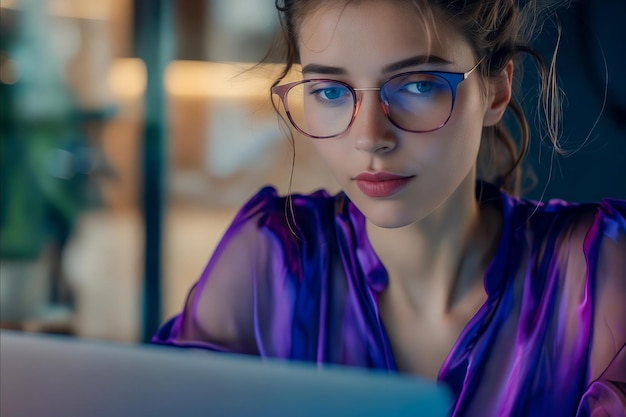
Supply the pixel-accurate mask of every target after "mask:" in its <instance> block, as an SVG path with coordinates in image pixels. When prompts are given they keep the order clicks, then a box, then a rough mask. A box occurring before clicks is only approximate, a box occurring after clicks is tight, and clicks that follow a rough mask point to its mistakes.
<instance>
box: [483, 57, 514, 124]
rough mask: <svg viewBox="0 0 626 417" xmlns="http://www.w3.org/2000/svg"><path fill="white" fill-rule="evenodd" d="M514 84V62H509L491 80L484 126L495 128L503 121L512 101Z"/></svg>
mask: <svg viewBox="0 0 626 417" xmlns="http://www.w3.org/2000/svg"><path fill="white" fill-rule="evenodd" d="M512 82H513V61H509V62H508V63H507V64H506V66H505V67H504V69H503V70H502V72H501V73H500V74H497V75H496V76H494V77H492V78H491V79H490V80H489V95H488V97H487V110H486V112H485V118H484V119H483V126H493V125H495V124H496V123H498V122H499V121H500V119H502V115H503V114H504V111H505V110H506V107H507V106H508V105H509V102H510V101H511V94H512V91H511V90H512Z"/></svg>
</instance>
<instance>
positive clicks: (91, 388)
mask: <svg viewBox="0 0 626 417" xmlns="http://www.w3.org/2000/svg"><path fill="white" fill-rule="evenodd" d="M450 404H451V397H450V395H449V393H448V391H447V389H446V388H444V387H443V386H441V385H438V384H436V383H433V382H430V381H426V380H422V379H419V378H413V377H409V376H401V375H397V374H389V373H385V372H380V371H371V370H366V369H360V368H348V367H339V366H328V367H321V368H318V367H317V366H316V365H315V364H307V363H295V362H289V361H280V360H262V359H260V358H257V357H252V356H244V355H235V354H224V353H214V352H205V351H198V350H192V349H179V348H173V347H167V346H152V345H140V344H130V343H129V344H125V343H118V342H104V341H94V340H81V339H77V338H73V337H70V336H59V335H42V334H28V333H20V332H12V331H6V330H3V331H0V415H1V416H2V417H39V416H50V417H57V416H58V417H61V416H63V417H73V416H76V417H100V416H101V417H109V416H111V417H113V416H115V417H131V416H132V417H142V416H150V417H179V416H181V417H194V416H203V417H207V416H216V417H249V416H253V417H255V416H262V417H313V416H322V417H334V416H342V417H344V416H363V417H381V416H397V417H403V416H429V417H437V416H442V417H443V416H446V415H448V413H449V411H448V410H449V407H450Z"/></svg>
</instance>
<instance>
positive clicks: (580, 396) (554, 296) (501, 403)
mask: <svg viewBox="0 0 626 417" xmlns="http://www.w3.org/2000/svg"><path fill="white" fill-rule="evenodd" d="M477 196H479V197H477V198H479V199H480V201H481V204H495V205H497V206H499V207H500V211H501V213H502V216H503V232H502V236H501V240H500V243H499V247H498V249H497V252H496V255H495V257H494V259H493V260H492V262H491V264H490V266H489V268H488V270H487V272H486V274H485V278H484V286H485V291H486V293H487V301H486V302H485V304H484V305H483V306H482V308H481V309H480V310H479V311H478V312H477V313H476V315H475V316H474V317H473V318H472V319H471V320H470V321H469V323H468V324H467V325H466V327H465V329H464V330H463V331H462V332H461V334H460V336H459V338H458V340H457V341H456V343H455V345H454V346H453V348H452V350H451V351H450V352H449V354H448V357H447V359H446V361H445V362H444V364H443V365H442V367H441V369H440V372H439V377H438V380H439V381H440V382H441V383H443V384H447V385H448V386H449V387H450V388H451V391H452V393H453V396H454V397H455V404H454V405H453V407H452V409H451V415H453V416H481V417H486V416H550V417H556V416H560V417H565V416H572V417H573V416H579V417H582V416H594V417H597V416H626V347H625V343H626V201H621V200H604V201H602V202H601V203H594V204H591V203H590V204H567V203H565V202H562V201H556V200H555V201H550V202H547V203H536V202H532V201H524V200H520V199H517V198H514V197H511V196H509V195H507V194H505V193H501V192H500V191H499V190H498V189H496V188H495V187H493V186H491V185H489V184H485V183H478V185H477ZM292 201H293V214H294V215H295V223H294V222H293V221H289V222H287V221H286V219H289V218H291V214H290V211H291V209H290V207H289V205H288V203H287V199H286V198H284V197H280V196H278V195H277V194H276V191H275V190H274V189H272V188H264V189H262V190H261V191H260V192H259V193H258V194H257V195H256V196H255V197H253V198H252V199H251V200H250V201H249V202H248V203H247V204H246V205H245V206H244V207H243V208H242V209H241V211H240V212H239V214H238V215H237V216H236V218H235V219H234V221H233V223H232V225H231V226H230V228H229V229H228V231H227V232H226V234H225V236H224V237H223V240H222V241H221V243H220V244H219V245H218V248H217V249H216V251H215V253H214V254H213V256H212V258H211V260H210V261H209V263H208V265H207V267H206V269H205V271H204V272H203V274H202V276H201V277H200V279H199V281H198V282H197V283H196V284H195V286H194V287H193V288H192V289H191V291H190V293H189V296H188V299H187V302H186V305H185V306H184V308H183V310H182V312H181V313H180V314H179V315H177V316H176V317H174V318H172V319H171V320H169V321H168V322H167V323H165V324H164V325H163V326H162V328H161V329H160V330H159V331H158V333H157V334H156V335H155V336H154V338H153V342H154V343H159V344H168V345H174V346H185V347H197V348H205V349H210V350H215V351H228V352H235V353H244V354H252V355H259V356H261V357H278V358H287V359H293V360H305V361H312V362H317V363H320V364H322V363H335V364H342V365H348V366H360V367H370V368H379V369H386V370H389V371H390V372H396V371H397V369H396V364H395V362H394V356H393V352H392V349H391V344H390V341H389V340H388V338H387V335H386V332H385V328H384V323H382V322H381V320H380V319H379V315H378V309H377V299H378V296H379V294H380V293H381V292H382V291H383V290H384V289H385V286H386V283H387V275H386V271H385V268H384V266H383V265H382V264H381V262H380V261H379V259H378V258H377V256H376V254H375V252H374V250H373V249H372V247H371V245H370V242H369V241H368V238H367V234H366V229H365V219H364V217H363V215H362V214H361V213H360V212H359V211H358V209H357V208H356V207H355V206H354V205H353V204H352V203H351V202H350V201H349V200H348V199H347V197H346V196H345V195H344V194H342V193H340V194H338V195H336V196H330V195H328V194H327V193H326V192H324V191H318V192H316V193H314V194H311V195H307V196H303V195H294V196H292ZM425 337H427V336H425Z"/></svg>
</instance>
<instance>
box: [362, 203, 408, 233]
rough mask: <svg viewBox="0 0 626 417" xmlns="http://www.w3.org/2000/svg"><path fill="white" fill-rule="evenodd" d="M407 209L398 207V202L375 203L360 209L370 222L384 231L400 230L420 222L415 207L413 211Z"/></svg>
mask: <svg viewBox="0 0 626 417" xmlns="http://www.w3.org/2000/svg"><path fill="white" fill-rule="evenodd" d="M357 207H359V206H357ZM407 209H408V208H407V207H398V206H397V202H391V201H375V202H373V204H372V203H369V204H367V205H365V206H363V207H362V208H361V207H359V210H361V213H363V215H364V216H365V217H366V218H367V221H368V222H370V223H372V224H373V225H375V226H377V227H381V228H383V229H398V228H401V227H405V226H408V225H410V224H413V223H415V222H416V221H417V220H419V217H418V218H416V211H415V208H414V207H413V208H412V210H407Z"/></svg>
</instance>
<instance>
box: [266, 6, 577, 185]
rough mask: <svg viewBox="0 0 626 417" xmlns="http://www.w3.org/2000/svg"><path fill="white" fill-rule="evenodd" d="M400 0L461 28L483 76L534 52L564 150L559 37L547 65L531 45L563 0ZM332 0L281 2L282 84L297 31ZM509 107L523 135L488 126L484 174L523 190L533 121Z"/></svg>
mask: <svg viewBox="0 0 626 417" xmlns="http://www.w3.org/2000/svg"><path fill="white" fill-rule="evenodd" d="M362 1H367V0H343V4H344V5H347V4H349V3H355V2H362ZM395 1H398V2H404V3H408V4H412V5H414V6H415V7H416V10H417V11H418V13H419V16H421V20H422V24H423V25H424V27H425V28H427V30H428V31H430V30H433V31H435V28H436V19H445V20H446V21H449V22H451V23H452V24H453V25H454V26H455V27H457V28H459V31H460V33H462V34H463V35H464V36H465V38H466V39H467V41H468V43H469V44H470V46H471V47H472V48H473V51H474V55H475V57H476V59H477V60H479V59H480V60H482V61H481V64H480V66H479V71H480V74H481V76H482V77H483V79H487V78H489V77H493V76H496V75H499V74H501V73H502V71H503V70H504V69H505V67H506V65H507V64H508V62H509V61H511V60H513V62H515V63H516V64H519V62H517V61H518V56H519V55H520V54H528V55H530V56H531V57H532V58H534V60H535V62H536V64H537V69H538V72H539V76H540V79H541V87H540V99H541V105H540V106H539V109H540V110H541V111H542V113H543V119H544V123H545V127H546V135H547V136H548V138H549V139H550V141H551V142H552V145H553V147H554V149H556V150H557V151H559V152H560V151H561V148H560V147H559V144H558V137H559V120H560V114H561V111H560V97H559V89H558V88H557V87H556V85H557V84H556V74H555V71H554V63H555V59H556V49H558V42H557V48H555V54H554V55H553V56H552V59H551V61H550V64H547V63H546V61H545V60H544V59H543V57H542V56H541V55H540V54H538V53H537V52H536V51H535V50H534V49H533V48H532V47H531V46H530V43H531V41H532V40H533V37H534V36H535V32H536V29H537V28H540V27H541V26H542V22H544V21H545V19H546V18H547V17H549V15H550V13H549V12H550V10H554V9H555V7H554V5H555V4H556V3H559V2H552V6H551V8H550V9H548V6H547V5H546V4H542V2H541V1H540V0H528V1H527V2H526V4H525V5H524V6H523V7H521V8H520V7H519V6H518V5H517V0H448V1H443V0H395ZM543 3H546V2H543ZM561 3H567V2H566V1H565V2H564V1H562V2H561ZM326 4H333V5H337V4H338V2H337V1H336V0H276V1H275V5H276V8H277V10H278V12H279V17H280V23H281V28H282V31H281V40H280V42H279V43H278V44H277V45H275V47H276V46H277V47H278V49H277V48H273V50H272V52H273V53H275V52H276V51H278V52H279V55H280V58H279V59H280V61H281V62H283V63H284V64H285V66H284V68H283V71H282V72H281V74H280V75H279V77H278V78H277V79H276V80H275V82H274V84H273V85H277V84H279V83H280V82H281V81H282V80H283V79H284V78H285V76H286V75H287V74H288V73H289V71H290V70H291V69H292V67H293V65H294V64H297V63H299V51H298V42H297V31H298V26H299V24H300V23H301V22H302V19H303V18H304V17H305V16H306V15H308V14H309V13H312V12H314V11H315V10H317V9H319V8H320V7H322V6H324V5H326ZM339 4H341V3H339ZM518 66H519V65H518ZM518 70H519V68H518ZM508 111H509V114H510V115H511V116H512V117H513V119H514V120H515V122H516V124H517V126H518V130H519V137H518V140H517V141H516V140H515V138H514V137H513V135H512V134H511V133H510V132H509V130H508V129H507V127H506V126H505V121H504V120H500V121H499V122H498V123H497V124H496V125H494V126H489V127H485V128H484V129H483V140H482V144H481V150H480V152H479V157H478V174H479V176H480V177H481V178H483V179H485V180H487V181H490V182H493V183H494V184H496V185H497V186H499V187H501V188H502V189H504V190H506V191H508V192H511V193H519V191H520V184H521V179H522V169H521V163H522V160H523V158H524V155H525V154H526V151H527V148H528V144H529V129H528V121H527V120H526V116H525V115H524V112H523V111H522V108H521V107H520V105H519V104H518V103H517V102H516V101H515V99H512V100H511V101H510V103H509V105H508Z"/></svg>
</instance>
